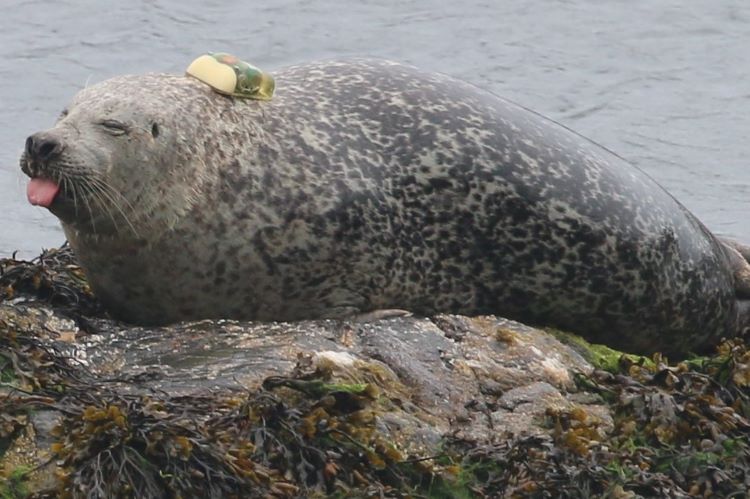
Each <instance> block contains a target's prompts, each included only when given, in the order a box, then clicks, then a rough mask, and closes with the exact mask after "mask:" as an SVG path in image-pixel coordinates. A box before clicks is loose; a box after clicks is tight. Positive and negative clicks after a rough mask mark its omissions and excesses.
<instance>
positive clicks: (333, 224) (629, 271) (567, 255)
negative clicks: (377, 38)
mask: <svg viewBox="0 0 750 499" xmlns="http://www.w3.org/2000/svg"><path fill="white" fill-rule="evenodd" d="M274 76H275V78H276V81H277V91H276V95H275V96H274V98H273V100H271V101H270V102H259V101H248V100H237V99H233V98H229V97H225V96H221V95H219V94H216V93H214V92H212V91H211V90H210V89H209V88H208V87H207V86H206V85H204V84H202V83H200V82H198V81H196V80H194V79H191V78H189V77H181V76H170V75H145V76H123V77H118V78H114V79H111V80H108V81H105V82H103V83H101V84H98V85H94V86H92V87H90V88H87V89H85V90H83V91H82V92H81V93H80V94H79V95H78V96H77V97H76V98H75V100H74V101H73V103H72V105H71V107H70V111H69V113H68V115H67V116H66V117H64V118H63V119H61V121H59V123H58V124H57V125H56V127H55V128H54V129H52V130H51V131H50V132H49V133H52V134H57V135H58V136H59V137H61V138H62V140H63V141H64V143H65V145H66V149H65V153H64V155H68V156H76V157H79V158H80V157H82V156H83V153H82V152H81V151H82V150H83V149H84V148H86V147H88V148H93V149H95V150H96V151H98V152H99V153H100V155H101V156H102V157H106V158H107V159H106V161H104V160H102V162H101V163H100V164H88V165H87V167H88V168H92V169H96V168H105V166H102V165H106V168H108V170H107V175H108V178H109V179H110V183H111V185H112V187H113V188H114V189H117V191H118V192H119V193H121V194H122V196H123V197H124V198H127V203H125V202H122V203H121V205H122V210H121V211H124V214H123V216H122V217H119V216H111V215H110V216H109V217H104V216H103V215H102V210H101V209H99V208H98V209H97V210H94V213H93V214H92V216H89V217H87V216H85V213H84V211H85V210H83V209H78V210H72V211H73V212H74V213H73V214H72V215H71V210H70V209H69V207H68V210H67V211H66V210H65V209H63V208H59V207H58V212H59V216H60V217H61V219H62V221H63V226H64V228H65V231H66V234H67V236H68V238H69V240H70V243H71V244H72V245H73V247H74V249H75V251H76V253H77V254H78V255H79V257H80V260H81V262H82V264H83V266H84V268H85V270H86V273H87V275H88V277H89V279H90V281H91V284H92V286H93V288H94V290H95V292H96V293H97V294H98V295H99V296H100V297H101V298H102V299H103V300H104V301H105V303H106V304H107V305H108V306H109V308H110V310H111V311H112V313H113V314H115V315H116V316H117V317H120V318H123V319H125V320H127V321H131V322H135V323H142V324H163V323H168V322H172V321H177V320H183V319H195V318H207V317H231V318H242V319H257V320H296V319H308V318H318V317H335V316H341V315H345V314H347V313H352V312H364V311H368V310H373V309H379V308H406V309H410V310H413V311H414V312H416V313H419V314H433V313H436V312H456V313H463V314H484V313H488V314H489V313H492V314H499V315H504V316H507V317H510V318H514V319H519V320H522V321H527V322H531V323H534V324H545V325H547V324H548V325H553V326H557V327H560V328H565V329H569V330H572V331H576V332H579V333H581V334H584V335H585V336H586V337H587V338H589V339H591V340H594V341H597V342H603V343H608V344H611V345H614V346H617V347H623V348H625V349H628V350H631V351H649V350H653V349H657V348H658V349H662V350H666V351H669V352H673V351H684V350H686V349H699V348H702V347H704V346H706V345H707V344H709V343H710V342H712V341H715V340H716V339H717V338H718V337H720V336H722V335H732V334H735V333H736V332H737V330H738V328H739V327H740V324H739V322H740V321H739V314H738V305H737V300H736V298H735V293H734V282H733V276H732V272H731V271H730V270H729V265H728V256H727V254H726V253H725V250H724V248H723V246H721V245H720V244H718V243H717V241H716V240H715V239H714V237H713V236H712V235H711V234H710V233H709V231H708V230H706V228H705V227H704V226H703V225H702V224H701V223H700V222H699V221H698V220H697V219H696V218H695V217H694V216H693V215H692V214H690V213H689V212H688V211H687V210H686V209H685V208H684V207H683V206H682V205H681V204H680V203H678V202H677V201H676V200H675V199H673V198H672V197H671V196H670V195H669V194H668V193H667V192H666V191H665V190H664V189H662V188H661V187H660V186H659V185H657V184H656V183H655V182H654V181H653V180H652V179H650V178H649V177H648V176H647V175H645V174H644V173H643V172H641V171H640V170H638V169H637V168H635V167H633V166H631V165H629V164H628V163H626V162H625V161H623V160H622V159H620V158H619V157H617V156H616V155H614V154H612V153H611V152H608V151H606V150H604V149H603V148H601V147H599V146H597V145H596V144H594V143H592V142H590V141H589V140H587V139H585V138H583V137H581V136H579V135H577V134H575V133H573V132H571V131H569V130H567V129H566V128H564V127H562V126H559V125H557V124H555V123H553V122H551V121H549V120H547V119H545V118H543V117H541V116H539V115H537V114H535V113H533V112H530V111H528V110H526V109H523V108H521V107H519V106H517V105H515V104H513V103H510V102H508V101H506V100H503V99H501V98H498V97H496V96H494V95H492V94H490V93H488V92H485V91H482V90H480V89H478V88H476V87H474V86H472V85H470V84H468V83H464V82H461V81H457V80H455V79H452V78H449V77H447V76H443V75H436V74H425V73H423V72H419V71H417V70H416V69H413V68H411V67H407V66H403V65H399V64H395V63H390V62H385V61H371V60H352V61H344V62H326V63H316V64H306V65H300V66H294V67H289V68H286V69H282V70H279V71H278V72H275V73H274ZM105 118H107V119H116V120H119V121H121V122H124V123H126V124H127V125H128V126H129V129H130V132H129V133H128V134H127V135H126V136H124V137H105V138H104V139H100V138H99V135H101V133H102V132H101V131H99V130H97V129H96V125H95V122H97V121H98V120H102V119H105ZM154 124H156V126H157V127H158V130H159V133H158V135H157V136H154V134H150V133H148V131H149V130H152V128H153V125H154ZM92 144H94V145H93V146H92ZM102 148H105V149H106V151H107V152H106V154H104V153H101V149H102ZM65 202H66V201H65V200H64V199H63V201H61V202H60V203H59V204H61V205H62V204H64V203H65ZM67 202H68V204H70V201H69V200H68V201H67ZM92 203H94V201H92ZM126 205H132V209H130V208H127V207H126ZM53 211H55V209H54V207H53ZM110 211H114V210H110ZM115 213H119V212H115ZM66 214H67V215H66ZM97 217H99V220H98V227H96V228H94V227H93V225H94V224H93V223H92V222H94V221H96V218H97ZM123 218H128V219H129V222H130V223H131V224H132V225H133V226H134V230H130V229H128V228H127V224H126V223H125V222H124V221H123Z"/></svg>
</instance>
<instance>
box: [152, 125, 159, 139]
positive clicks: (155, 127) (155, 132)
mask: <svg viewBox="0 0 750 499" xmlns="http://www.w3.org/2000/svg"><path fill="white" fill-rule="evenodd" d="M151 135H153V137H154V138H156V137H158V136H159V125H157V124H156V123H154V124H153V125H151Z"/></svg>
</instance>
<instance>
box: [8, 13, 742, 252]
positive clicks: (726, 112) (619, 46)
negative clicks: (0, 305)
mask: <svg viewBox="0 0 750 499" xmlns="http://www.w3.org/2000/svg"><path fill="white" fill-rule="evenodd" d="M2 6H3V9H2V16H0V256H2V255H7V254H9V253H10V252H11V251H13V250H19V251H20V254H21V255H22V256H26V257H30V256H34V255H36V254H37V253H38V252H39V250H40V249H41V248H43V247H50V246H56V245H58V244H60V243H62V242H63V240H64V236H63V233H62V231H61V229H60V228H59V226H58V223H57V221H56V219H55V218H54V217H53V216H51V215H50V214H49V213H48V212H47V211H46V210H44V209H41V208H34V207H31V206H30V205H29V204H28V203H27V202H26V199H25V185H26V180H25V177H24V176H23V175H22V174H21V172H20V170H19V167H18V157H19V155H20V151H21V148H22V147H23V143H24V140H25V138H26V136H28V135H29V134H30V133H32V132H34V131H37V130H40V129H44V128H47V127H49V126H51V125H52V123H53V122H54V120H55V118H56V117H57V115H58V113H59V112H60V110H62V108H63V107H64V106H65V105H66V104H67V102H68V100H69V99H70V98H71V97H72V95H73V94H74V93H75V92H76V91H77V90H78V89H80V88H82V87H83V86H85V85H86V84H87V83H89V82H97V81H100V80H103V79H105V78H107V77H110V76H113V75H116V74H122V73H142V72H147V71H166V72H177V73H181V72H183V71H184V69H185V67H186V66H187V64H189V62H190V61H191V60H192V59H193V58H194V57H196V56H197V55H199V54H201V53H203V52H205V51H210V50H214V51H219V50H221V51H227V52H232V53H236V54H238V55H241V56H242V57H243V58H245V59H247V60H249V61H251V62H253V63H255V64H257V65H258V66H260V67H262V68H267V69H273V68H274V67H278V66H281V65H285V64H289V63H294V62H301V61H309V60H314V59H320V58H330V57H337V56H346V55H373V56H379V57H385V58H391V59H395V60H400V61H404V62H408V63H411V64H415V65H417V66H420V67H422V68H425V69H429V70H435V71H441V72H444V73H449V74H452V75H455V76H458V77H461V78H464V79H466V80H469V81H472V82H474V83H476V84H477V85H479V86H481V87H484V88H487V89H489V90H492V91H493V92H495V93H497V94H499V95H503V96H505V97H508V98H510V99H512V100H515V101H517V102H519V103H521V104H523V105H525V106H527V107H530V108H532V109H535V110H537V111H539V112H541V113H542V114H545V115H547V116H549V117H551V118H553V119H555V120H557V121H560V122H562V123H564V124H566V125H568V126H569V127H571V128H573V129H575V130H577V131H578V132H580V133H582V134H584V135H586V136H588V137H590V138H591V139H593V140H595V141H597V142H599V143H601V144H603V145H605V146H606V147H608V148H610V149H612V150H614V151H616V152H617V153H619V154H620V155H621V156H624V157H626V158H627V159H629V160H630V161H631V162H633V163H635V164H637V165H639V166H640V167H641V168H643V169H644V170H646V171H647V172H648V173H649V174H650V175H651V176H652V177H654V178H655V179H657V180H658V181H659V182H660V183H661V184H662V185H663V186H664V187H666V188H667V189H668V190H669V191H670V192H671V193H672V194H673V195H674V196H675V197H677V199H679V200H680V201H682V203H683V204H685V205H686V206H687V207H688V208H689V209H690V210H692V211H693V212H694V213H695V214H696V215H698V217H699V218H701V219H702V220H703V221H704V223H706V225H708V227H709V228H711V229H712V230H713V231H714V232H715V233H717V234H720V235H726V236H730V237H734V238H737V239H740V240H744V241H746V242H750V218H749V217H747V216H746V215H745V214H746V213H747V211H748V208H750V197H749V196H748V194H750V172H748V169H747V166H748V165H747V164H746V157H747V156H748V152H749V151H750V144H748V143H747V142H746V141H747V140H748V139H749V138H750V50H748V47H750V3H747V2H737V1H735V0H716V1H713V2H706V1H704V0H661V1H659V2H653V1H651V0H567V1H551V0H526V1H524V2H518V1H516V0H485V1H475V0H464V1H462V2H455V1H447V0H446V1H443V0H431V1H421V2H418V1H415V0H411V1H409V0H400V1H397V0H375V1H372V0H369V1H368V0H365V1H360V2H351V1H346V0H322V1H317V2H313V1H310V0H307V1H305V0H275V1H273V2H262V1H258V2H246V1H240V0H236V1H217V0H214V1H209V0H163V1H158V0H151V1H148V0H140V1H137V0H131V1H129V2H101V1H100V0H77V1H73V0H68V1H63V0H57V1H54V2H52V1H45V0H36V1H32V0H3V1H2Z"/></svg>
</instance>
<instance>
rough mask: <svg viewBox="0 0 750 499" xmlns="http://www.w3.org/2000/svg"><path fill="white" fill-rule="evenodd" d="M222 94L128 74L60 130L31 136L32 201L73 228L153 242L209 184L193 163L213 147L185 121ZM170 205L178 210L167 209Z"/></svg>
mask: <svg viewBox="0 0 750 499" xmlns="http://www.w3.org/2000/svg"><path fill="white" fill-rule="evenodd" d="M217 98H220V97H217V96H216V94H214V93H212V92H211V91H210V89H208V88H207V87H206V86H205V85H202V84H201V83H200V82H197V81H195V80H194V79H192V78H187V77H180V76H171V75H144V76H122V77H118V78H114V79H111V80H107V81H105V82H103V83H99V84H97V85H94V86H91V87H88V88H86V89H84V90H82V91H81V92H79V93H78V95H77V96H76V97H75V98H74V99H73V102H72V103H71V105H70V106H69V107H68V109H67V110H65V111H63V113H62V115H61V116H60V118H59V120H58V121H57V123H56V125H55V126H54V127H53V128H51V129H49V130H45V131H42V132H38V133H35V134H33V135H31V136H30V137H29V138H28V139H27V140H26V146H25V149H24V152H23V155H22V157H21V169H22V170H23V171H24V172H25V173H26V174H27V175H28V176H29V177H31V181H30V182H29V185H28V189H27V195H28V199H29V201H30V202H31V203H32V204H34V205H38V206H43V207H45V208H48V209H49V210H50V211H51V212H52V213H53V214H55V215H56V216H57V217H58V218H59V219H60V220H61V221H62V222H63V225H64V226H65V228H66V230H67V229H72V230H74V231H76V232H83V233H93V234H96V235H97V236H106V235H112V234H115V233H121V232H122V231H123V230H125V231H129V232H131V233H134V234H135V235H140V236H144V235H145V234H142V233H143V232H144V231H146V232H147V231H149V230H151V229H153V228H154V227H155V225H159V224H161V225H162V226H161V227H160V228H161V229H163V228H164V227H163V224H167V225H169V224H170V223H174V218H175V217H177V216H179V214H180V212H184V210H186V209H187V208H188V207H189V206H190V203H191V193H194V192H195V188H196V187H197V185H198V184H200V177H201V168H200V165H198V166H196V165H192V163H193V162H195V159H194V158H199V157H201V154H200V153H201V152H202V150H201V148H203V147H204V144H205V141H203V140H201V138H202V137H205V132H202V130H201V123H200V121H199V120H196V119H187V118H185V116H188V115H189V113H190V112H191V110H193V109H194V108H195V107H196V106H198V107H201V108H204V109H205V108H207V106H206V102H204V101H206V100H207V99H209V100H210V99H217ZM193 116H195V115H193ZM188 137H190V139H191V140H188V139H187V138H188ZM191 165H192V166H191ZM167 203H168V204H169V205H170V209H169V210H167V211H163V210H162V211H160V210H159V209H158V208H159V206H160V205H163V204H167Z"/></svg>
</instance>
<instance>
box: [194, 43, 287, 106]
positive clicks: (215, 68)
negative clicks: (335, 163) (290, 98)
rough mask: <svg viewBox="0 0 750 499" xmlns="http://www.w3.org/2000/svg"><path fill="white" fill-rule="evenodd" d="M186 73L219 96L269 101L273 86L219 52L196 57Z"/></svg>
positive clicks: (255, 71)
mask: <svg viewBox="0 0 750 499" xmlns="http://www.w3.org/2000/svg"><path fill="white" fill-rule="evenodd" d="M186 74H188V75H190V76H192V77H194V78H197V79H199V80H200V81H202V82H203V83H206V84H207V85H208V86H210V87H211V88H213V89H214V90H215V91H217V92H218V93H220V94H224V95H232V96H234V97H240V98H244V99H257V100H270V99H271V97H273V90H274V88H275V86H276V84H275V82H274V80H273V77H272V76H271V75H269V74H268V73H264V72H263V71H261V70H260V69H258V68H256V67H255V66H253V65H252V64H248V63H246V62H245V61H242V60H240V59H239V58H237V57H235V56H233V55H231V54H225V53H223V52H209V53H208V54H205V55H202V56H200V57H198V58H197V59H196V60H194V61H193V62H192V63H190V66H188V68H187V71H186Z"/></svg>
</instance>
